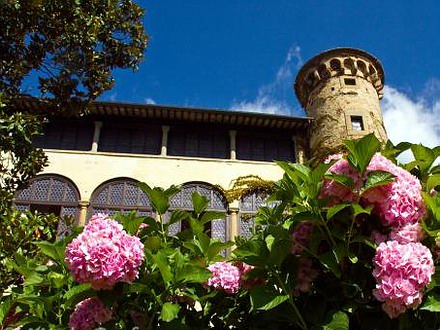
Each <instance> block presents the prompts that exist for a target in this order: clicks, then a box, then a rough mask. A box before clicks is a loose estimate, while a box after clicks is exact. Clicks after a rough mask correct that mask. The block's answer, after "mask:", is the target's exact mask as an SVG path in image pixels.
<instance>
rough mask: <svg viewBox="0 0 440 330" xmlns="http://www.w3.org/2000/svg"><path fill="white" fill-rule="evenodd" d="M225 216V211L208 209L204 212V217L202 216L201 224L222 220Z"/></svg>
mask: <svg viewBox="0 0 440 330" xmlns="http://www.w3.org/2000/svg"><path fill="white" fill-rule="evenodd" d="M224 218H225V213H224V212H218V211H207V212H205V213H203V215H202V217H201V218H200V220H199V222H200V223H201V224H205V223H207V222H210V221H213V220H221V219H224Z"/></svg>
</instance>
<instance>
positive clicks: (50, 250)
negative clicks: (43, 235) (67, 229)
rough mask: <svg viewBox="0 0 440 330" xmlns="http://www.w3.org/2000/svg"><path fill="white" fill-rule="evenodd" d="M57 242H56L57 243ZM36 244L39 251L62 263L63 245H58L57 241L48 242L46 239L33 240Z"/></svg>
mask: <svg viewBox="0 0 440 330" xmlns="http://www.w3.org/2000/svg"><path fill="white" fill-rule="evenodd" d="M57 243H58V244H57ZM33 244H35V245H36V246H38V247H39V248H40V251H41V252H42V253H43V254H44V255H46V256H48V257H49V258H50V259H52V260H53V261H57V262H59V263H64V249H65V247H64V245H62V244H61V245H60V243H59V242H56V243H49V242H46V241H42V242H33Z"/></svg>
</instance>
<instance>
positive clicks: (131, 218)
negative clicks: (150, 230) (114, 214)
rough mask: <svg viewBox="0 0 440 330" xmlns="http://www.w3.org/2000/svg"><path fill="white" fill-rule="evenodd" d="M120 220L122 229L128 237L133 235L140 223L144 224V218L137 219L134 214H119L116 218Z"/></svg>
mask: <svg viewBox="0 0 440 330" xmlns="http://www.w3.org/2000/svg"><path fill="white" fill-rule="evenodd" d="M118 218H119V219H120V220H121V224H122V227H124V229H125V231H126V232H127V233H128V234H130V235H135V234H136V233H137V232H138V230H139V226H140V224H141V223H143V222H144V218H141V217H137V216H136V212H135V211H133V212H130V213H129V214H119V217H118Z"/></svg>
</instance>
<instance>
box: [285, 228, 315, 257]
mask: <svg viewBox="0 0 440 330" xmlns="http://www.w3.org/2000/svg"><path fill="white" fill-rule="evenodd" d="M312 230H313V223H311V222H310V221H303V222H300V223H298V224H297V225H296V226H295V228H294V230H293V233H292V241H293V244H292V247H291V249H290V253H292V254H295V255H299V254H301V253H302V252H303V249H304V246H306V245H307V244H308V243H309V239H310V234H311V233H312Z"/></svg>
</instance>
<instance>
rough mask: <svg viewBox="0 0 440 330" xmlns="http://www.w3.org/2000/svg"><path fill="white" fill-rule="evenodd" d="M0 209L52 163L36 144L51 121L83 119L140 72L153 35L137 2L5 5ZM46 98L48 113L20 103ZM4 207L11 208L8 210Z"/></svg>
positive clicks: (0, 32) (15, 0)
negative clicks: (117, 82) (124, 74)
mask: <svg viewBox="0 0 440 330" xmlns="http://www.w3.org/2000/svg"><path fill="white" fill-rule="evenodd" d="M0 12H1V13H2V23H1V24H0V206H5V205H10V201H11V196H12V193H13V192H14V190H15V189H17V188H20V187H22V185H23V183H25V182H26V181H27V180H29V179H30V178H32V177H33V176H35V175H36V174H37V173H38V172H40V171H41V170H42V169H43V167H44V165H45V164H46V162H47V159H46V157H45V155H44V153H43V152H42V150H41V149H35V148H34V147H33V146H32V140H33V138H34V137H36V136H38V135H39V134H40V132H41V128H42V123H43V121H44V116H46V115H49V114H56V115H76V114H80V113H83V112H84V111H85V110H86V109H87V105H88V104H89V103H90V102H91V101H93V100H95V99H97V98H98V97H99V96H100V95H101V94H102V93H103V92H104V91H106V90H109V89H111V88H112V86H113V84H114V78H113V74H112V72H113V70H114V69H128V68H131V69H136V68H137V67H138V65H139V63H140V61H141V60H142V58H143V56H144V50H145V47H146V45H147V41H148V37H147V35H146V33H145V31H144V27H143V24H142V17H143V14H144V10H143V9H142V8H141V7H139V6H138V5H137V4H135V3H134V2H133V1H131V0H63V1H60V0H2V1H0ZM26 94H27V95H31V96H34V97H38V98H39V99H40V100H41V101H42V102H44V106H43V107H40V108H41V109H44V113H41V111H40V112H39V113H35V112H30V111H27V110H26V109H22V108H20V107H18V106H17V103H16V102H15V100H17V98H20V97H23V95H26ZM2 209H4V208H3V207H2Z"/></svg>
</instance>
